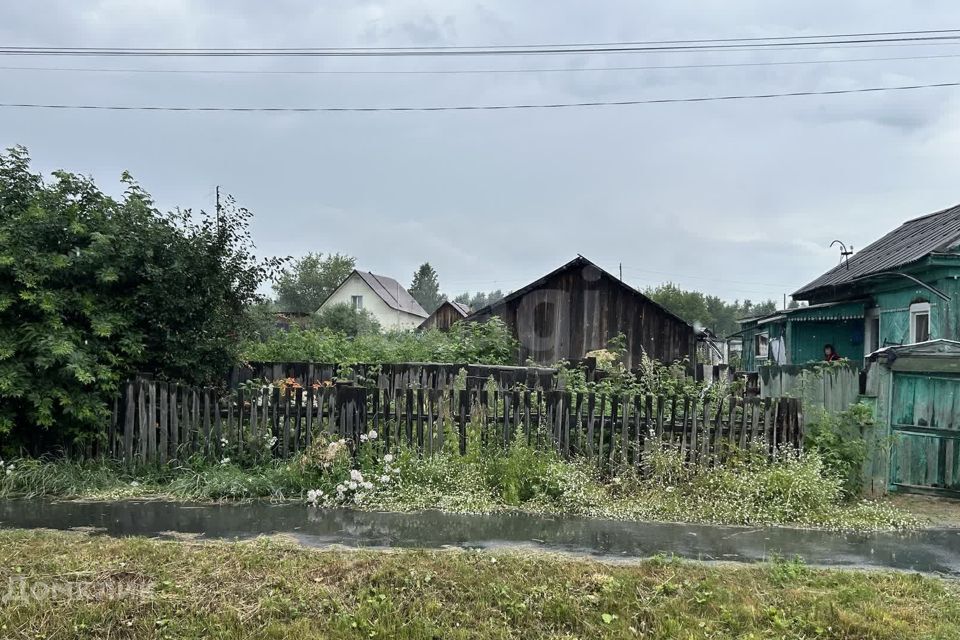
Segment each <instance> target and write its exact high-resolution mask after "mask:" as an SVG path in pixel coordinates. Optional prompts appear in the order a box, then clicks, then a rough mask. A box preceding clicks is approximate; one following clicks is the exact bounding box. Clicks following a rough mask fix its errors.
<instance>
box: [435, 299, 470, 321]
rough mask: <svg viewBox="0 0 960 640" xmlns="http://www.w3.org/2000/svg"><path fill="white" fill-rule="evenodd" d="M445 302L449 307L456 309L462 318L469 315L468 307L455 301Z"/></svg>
mask: <svg viewBox="0 0 960 640" xmlns="http://www.w3.org/2000/svg"><path fill="white" fill-rule="evenodd" d="M446 302H448V303H450V306H451V307H453V308H454V309H456V310H457V311H458V312H459V313H460V315H462V316H463V317H464V318H466V317H467V316H468V315H470V307H468V306H467V305H465V304H463V303H462V302H457V301H456V300H447V301H446ZM441 306H443V305H441Z"/></svg>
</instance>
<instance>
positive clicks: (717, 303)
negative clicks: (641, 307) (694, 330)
mask: <svg viewBox="0 0 960 640" xmlns="http://www.w3.org/2000/svg"><path fill="white" fill-rule="evenodd" d="M644 293H645V294H646V295H647V297H649V298H650V299H651V300H653V301H654V302H656V303H658V304H661V305H663V306H664V307H666V308H667V309H669V310H670V311H672V312H673V313H675V314H677V315H678V316H680V317H681V318H683V319H684V320H686V321H687V322H689V323H691V324H693V325H700V326H702V327H704V328H707V329H710V330H711V331H713V332H714V333H715V334H717V335H719V336H727V335H730V334H732V333H735V332H736V331H738V330H739V325H738V324H737V320H738V319H740V318H745V317H748V316H757V315H767V314H770V313H773V312H774V311H776V310H777V304H776V303H775V302H774V301H773V300H767V301H765V302H761V303H759V304H754V303H753V302H751V301H750V300H744V301H743V302H740V301H738V300H734V301H733V302H732V303H730V302H726V301H724V300H723V299H721V298H718V297H717V296H710V295H705V294H703V293H701V292H699V291H687V290H684V289H681V288H680V287H678V286H677V285H675V284H673V283H672V282H667V283H665V284H661V285H659V286H657V287H653V288H648V289H647V290H646V291H645V292H644Z"/></svg>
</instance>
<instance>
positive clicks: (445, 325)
mask: <svg viewBox="0 0 960 640" xmlns="http://www.w3.org/2000/svg"><path fill="white" fill-rule="evenodd" d="M468 315H470V307H468V306H467V305H465V304H462V303H460V302H454V301H453V300H444V301H443V304H441V305H440V306H439V307H437V310H436V311H434V312H433V313H431V314H430V315H429V316H428V317H427V319H426V320H424V321H423V322H422V323H421V324H420V326H419V327H417V330H419V331H423V330H425V329H439V330H440V331H447V330H448V329H449V328H450V327H452V326H453V323H455V322H460V321H461V320H463V319H464V318H466V317H467V316H468Z"/></svg>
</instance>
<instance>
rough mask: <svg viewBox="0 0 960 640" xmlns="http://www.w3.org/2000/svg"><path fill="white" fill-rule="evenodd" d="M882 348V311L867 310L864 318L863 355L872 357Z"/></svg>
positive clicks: (875, 309)
mask: <svg viewBox="0 0 960 640" xmlns="http://www.w3.org/2000/svg"><path fill="white" fill-rule="evenodd" d="M879 348H880V309H877V308H873V309H867V313H866V315H865V316H864V318H863V355H864V357H866V356H868V355H870V354H871V353H873V352H874V351H876V350H877V349H879Z"/></svg>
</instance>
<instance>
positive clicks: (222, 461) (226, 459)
mask: <svg viewBox="0 0 960 640" xmlns="http://www.w3.org/2000/svg"><path fill="white" fill-rule="evenodd" d="M220 464H230V458H224V459H223V460H221V461H220Z"/></svg>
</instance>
